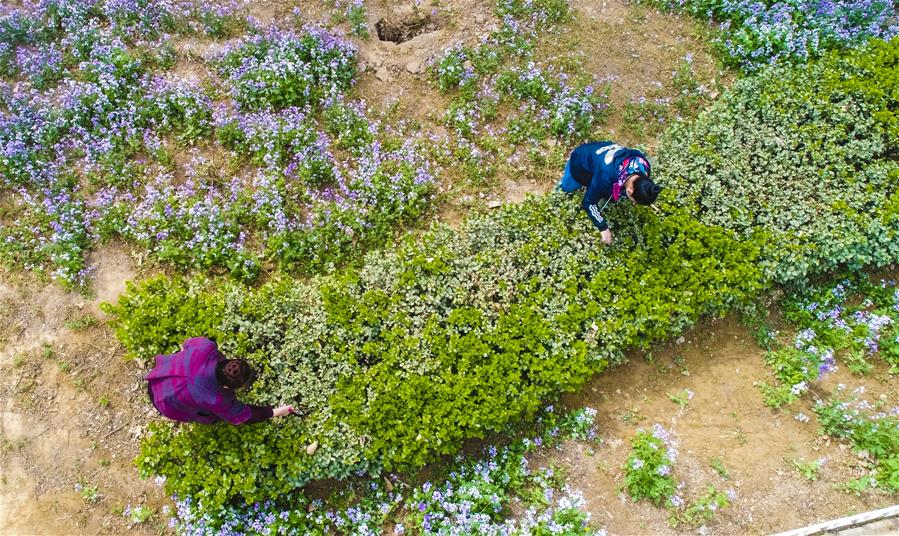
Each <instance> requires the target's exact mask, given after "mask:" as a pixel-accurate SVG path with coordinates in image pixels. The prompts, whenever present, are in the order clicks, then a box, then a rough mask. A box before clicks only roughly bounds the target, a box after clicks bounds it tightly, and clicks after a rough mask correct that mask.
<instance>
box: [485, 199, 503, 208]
mask: <svg viewBox="0 0 899 536" xmlns="http://www.w3.org/2000/svg"><path fill="white" fill-rule="evenodd" d="M502 205H503V203H502V201H496V200H493V201H487V208H499V207H501V206H502Z"/></svg>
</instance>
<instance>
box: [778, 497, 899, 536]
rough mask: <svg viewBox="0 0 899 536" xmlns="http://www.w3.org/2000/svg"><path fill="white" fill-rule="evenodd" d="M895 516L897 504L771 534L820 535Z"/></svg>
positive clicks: (897, 512) (898, 512)
mask: <svg viewBox="0 0 899 536" xmlns="http://www.w3.org/2000/svg"><path fill="white" fill-rule="evenodd" d="M896 516H899V504H896V505H893V506H887V507H886V508H881V509H880V510H872V511H870V512H865V513H863V514H856V515H854V516H849V517H841V518H839V519H833V520H831V521H825V522H823V523H816V524H814V525H809V526H807V527H803V528H801V529H793V530H789V531H787V532H778V533H777V534H773V535H772V536H813V535H815V534H821V533H824V532H830V531H834V530H844V529H848V528H852V527H856V526H859V525H865V524H867V523H870V522H872V521H879V520H881V519H889V518H891V517H896Z"/></svg>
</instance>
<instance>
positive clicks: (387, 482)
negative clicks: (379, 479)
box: [384, 476, 393, 493]
mask: <svg viewBox="0 0 899 536" xmlns="http://www.w3.org/2000/svg"><path fill="white" fill-rule="evenodd" d="M384 489H386V490H387V493H390V492H391V491H393V482H391V481H390V480H389V479H388V478H387V477H386V476H385V477H384Z"/></svg>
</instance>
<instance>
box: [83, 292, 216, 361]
mask: <svg viewBox="0 0 899 536" xmlns="http://www.w3.org/2000/svg"><path fill="white" fill-rule="evenodd" d="M125 285H126V286H125V288H126V291H125V293H124V294H122V295H121V296H119V299H118V302H117V303H116V304H109V303H104V304H102V305H101V306H100V308H101V310H102V311H103V312H104V313H106V314H108V315H112V317H113V318H112V321H111V322H110V325H111V326H112V327H113V328H114V329H115V332H116V336H117V337H118V338H119V341H121V343H122V344H123V345H125V347H126V348H127V349H128V355H129V357H132V358H134V357H137V358H139V359H144V360H146V359H150V358H152V357H154V356H156V355H159V354H168V353H172V352H175V351H177V350H178V349H179V348H180V347H181V343H182V342H184V341H185V340H187V339H189V338H191V337H196V336H200V335H203V336H206V337H216V336H220V332H219V331H218V328H219V325H220V324H221V320H222V311H221V303H220V302H219V298H218V296H216V294H215V293H213V292H210V291H207V290H205V289H204V288H203V284H202V283H201V282H199V281H186V280H184V279H181V278H172V279H170V278H168V277H166V276H164V275H159V276H156V277H152V278H150V279H147V280H144V281H142V282H141V283H140V285H135V284H134V283H132V282H131V281H128V282H126V284H125Z"/></svg>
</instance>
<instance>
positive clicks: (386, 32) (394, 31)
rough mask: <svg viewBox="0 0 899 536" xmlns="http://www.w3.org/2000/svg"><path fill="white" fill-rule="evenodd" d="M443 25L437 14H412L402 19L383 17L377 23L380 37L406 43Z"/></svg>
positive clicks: (376, 26) (376, 27)
mask: <svg viewBox="0 0 899 536" xmlns="http://www.w3.org/2000/svg"><path fill="white" fill-rule="evenodd" d="M440 26H441V24H440V21H439V19H438V18H437V17H436V16H432V15H425V16H412V17H406V18H404V19H402V20H398V21H397V20H392V19H381V20H379V21H378V22H376V23H375V29H376V30H377V32H378V39H380V40H381V41H391V42H393V43H405V42H406V41H409V40H410V39H412V38H414V37H417V36H419V35H421V34H423V33H428V32H433V31H434V30H436V29H437V28H439V27H440Z"/></svg>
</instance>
